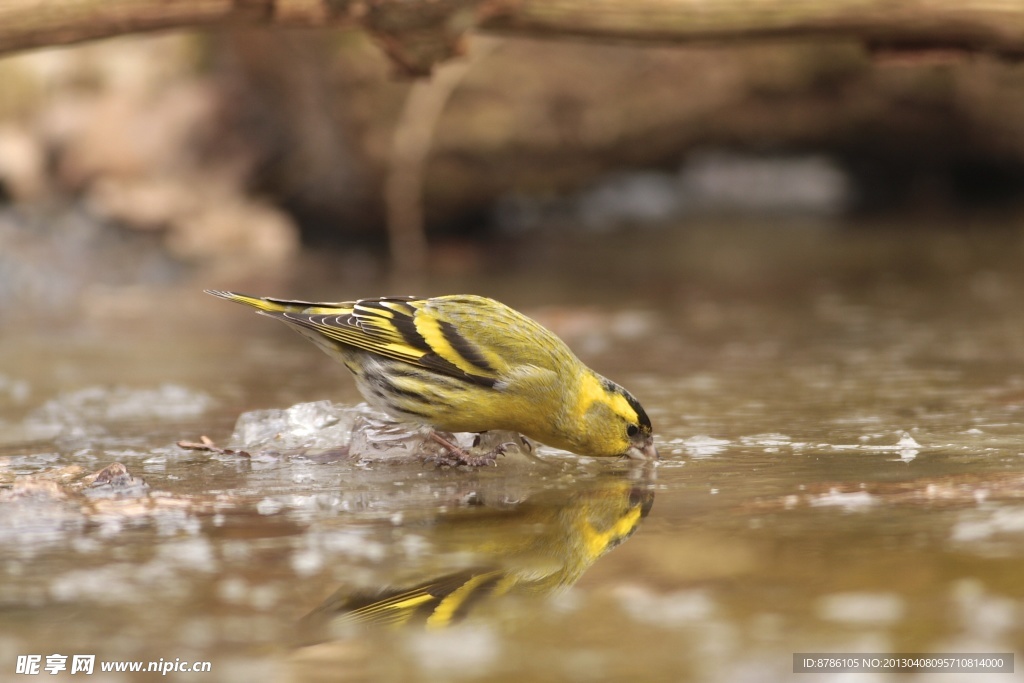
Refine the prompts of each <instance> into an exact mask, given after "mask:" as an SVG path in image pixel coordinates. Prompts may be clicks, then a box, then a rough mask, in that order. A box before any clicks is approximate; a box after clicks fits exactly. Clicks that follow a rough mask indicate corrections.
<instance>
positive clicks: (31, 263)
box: [0, 29, 1024, 315]
mask: <svg viewBox="0 0 1024 683" xmlns="http://www.w3.org/2000/svg"><path fill="white" fill-rule="evenodd" d="M1022 80H1024V70H1022V69H1021V68H1020V67H1019V66H1018V65H1016V64H1014V63H1011V62H1007V61H1001V60H1000V59H999V58H996V57H990V56H984V55H980V56H976V55H970V54H967V53H963V52H956V51H931V52H920V53H905V54H900V53H894V54H888V55H887V54H875V53H872V52H870V51H869V50H868V49H866V48H865V47H864V46H862V45H861V44H859V43H854V42H843V41H841V40H840V41H835V40H833V41H827V42H823V41H811V40H807V41H786V42H769V43H757V44H733V45H730V46H727V47H649V46H621V45H614V46H613V45H600V44H594V43H581V42H572V41H562V42H559V41H539V40H531V39H523V38H494V37H480V36H477V37H474V38H472V39H470V41H469V43H468V47H467V50H466V55H465V56H464V57H460V58H457V59H454V60H451V61H449V62H447V63H444V64H442V65H440V66H439V67H437V68H436V69H435V74H434V76H433V77H432V78H429V79H421V80H416V81H414V80H410V79H408V78H403V77H400V76H396V74H395V73H394V67H393V65H392V64H391V63H390V62H389V60H388V59H387V57H386V56H385V55H384V54H383V52H382V51H381V50H380V49H379V48H378V46H377V45H375V44H374V43H373V42H372V41H371V40H370V38H368V37H367V36H366V35H364V34H362V33H359V32H354V31H349V32H328V31H313V30H264V29H245V30H241V29H239V30H231V31H222V32H217V33H212V34H211V33H207V34H203V35H193V34H182V33H175V34H168V35H145V36H129V37H123V38H116V39H110V40H103V41H98V42H94V43H88V44H84V45H81V46H76V47H65V48H55V49H43V50H34V51H31V52H27V53H23V54H15V55H11V56H6V57H4V58H2V59H0V202H2V204H0V247H2V249H0V266H2V268H0V291H3V292H4V293H5V294H6V296H4V297H3V298H2V299H0V301H2V302H3V303H0V315H9V314H10V313H11V311H10V310H9V309H10V308H11V307H17V306H24V305H25V304H28V303H37V304H42V305H44V306H45V307H46V308H50V309H55V308H61V307H71V306H77V305H78V304H79V303H80V297H81V296H82V295H85V294H88V295H89V297H90V300H91V301H98V299H94V298H93V297H96V296H103V297H117V296H119V294H118V291H117V290H118V289H121V288H122V287H123V286H124V285H128V284H131V285H132V286H140V285H146V284H147V283H165V284H166V283H167V282H168V281H173V280H175V279H178V278H182V277H185V276H186V275H187V274H189V273H195V272H196V271H197V270H204V271H207V272H208V273H217V275H216V276H214V277H215V279H218V281H220V282H222V283H223V284H225V285H228V284H230V281H231V280H236V281H237V280H239V279H241V280H244V279H245V278H246V277H247V276H251V275H253V274H254V273H259V274H262V276H266V275H268V274H269V273H277V274H279V275H282V274H284V273H286V272H287V270H288V268H289V264H290V263H293V260H294V259H295V257H296V256H297V255H298V254H299V252H300V250H302V249H303V248H312V249H315V250H316V251H317V253H319V254H321V255H323V254H330V253H332V252H333V253H334V254H335V255H334V256H333V257H332V258H334V259H335V263H336V264H337V267H338V268H339V269H340V270H343V271H345V272H349V273H351V272H357V273H359V274H361V275H362V276H364V277H365V276H367V275H369V274H371V273H372V274H374V275H395V274H398V275H410V274H429V273H434V274H439V273H448V274H451V273H470V272H475V271H481V270H487V269H490V268H493V267H494V263H493V258H492V257H491V256H489V255H488V254H489V253H490V252H489V251H488V250H489V248H490V247H493V246H494V245H496V244H497V245H504V246H503V247H502V248H505V247H507V246H508V245H510V244H517V243H518V244H524V243H527V242H528V243H532V244H533V245H534V246H533V247H532V248H533V249H536V250H537V251H542V249H540V248H539V247H538V245H539V244H541V243H543V242H545V241H549V240H552V239H555V238H557V237H558V236H559V235H565V234H567V233H576V234H577V235H578V234H587V235H592V236H594V237H595V238H599V237H600V236H601V235H607V234H608V233H610V232H613V231H619V232H621V231H623V230H628V229H633V228H636V227H637V226H654V227H656V228H658V229H661V230H672V231H679V230H685V229H686V228H687V226H688V225H694V224H701V223H707V222H708V220H709V217H711V218H713V217H722V216H726V217H729V219H730V220H733V219H735V218H736V217H743V216H746V217H751V216H753V217H756V218H757V219H758V220H761V219H764V218H765V217H766V216H767V217H769V218H770V219H771V218H772V217H778V216H786V217H787V220H788V219H789V218H796V219H799V220H811V221H818V222H820V223H823V224H826V223H827V224H830V225H837V224H843V225H846V226H849V225H851V224H853V223H858V224H859V225H860V226H861V227H863V225H864V224H877V223H880V222H881V223H886V224H888V226H889V227H888V228H886V229H890V230H898V231H902V230H904V229H905V226H907V225H924V226H927V225H932V224H941V225H942V226H947V227H948V226H950V225H953V226H955V227H956V228H958V229H969V228H972V227H973V226H977V225H978V224H979V223H984V224H986V225H987V226H989V227H992V226H998V227H1006V226H1011V227H1016V226H1018V225H1019V222H1020V220H1021V211H1020V206H1021V198H1022V190H1024V163H1022V160H1024V95H1022V93H1024V89H1022V87H1021V85H1022V83H1021V81H1022ZM727 222H728V221H727ZM857 229H860V228H857ZM636 248H637V250H640V251H643V250H644V238H643V237H638V242H637V245H636ZM499 251H500V250H499ZM222 276H223V277H222ZM204 277H206V278H209V277H210V276H209V275H207V276H204ZM224 278H227V280H224ZM120 294H124V292H123V291H122V292H121V293H120ZM15 302H18V303H15Z"/></svg>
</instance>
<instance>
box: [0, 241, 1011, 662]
mask: <svg viewBox="0 0 1024 683" xmlns="http://www.w3.org/2000/svg"><path fill="white" fill-rule="evenodd" d="M1022 256H1024V238H1022V237H1021V235H1020V234H1019V233H1017V232H1015V231H1009V230H994V231H985V232H971V231H964V230H958V231H953V230H948V229H935V230H929V231H912V230H910V229H909V228H907V229H898V230H872V229H858V230H854V229H842V230H841V229H836V228H822V227H820V226H794V225H788V226H754V228H751V229H743V228H740V227H736V226H717V227H714V228H708V229H694V230H689V231H673V232H668V231H666V232H664V233H660V232H657V231H643V232H635V233H628V234H621V235H613V236H610V237H608V238H607V240H601V241H595V240H593V238H587V239H584V238H579V239H573V238H566V239H564V240H552V239H545V240H540V241H537V242H534V243H531V244H529V245H526V244H523V245H513V246H512V247H503V248H502V249H501V250H500V252H499V253H496V254H495V255H494V256H493V257H491V258H489V259H488V260H486V261H485V266H484V267H483V268H481V269H479V271H477V272H475V273H473V272H470V273H467V272H461V273H460V274H458V275H451V276H446V277H438V278H436V279H434V280H431V281H428V282H425V283H423V284H422V286H421V288H420V290H419V291H420V292H422V293H424V294H440V293H452V292H456V291H472V292H476V293H483V294H489V295H492V296H496V297H498V298H501V299H502V300H504V301H505V302H507V303H509V304H511V305H513V306H515V307H517V308H519V309H521V310H524V311H526V312H527V313H529V314H531V315H534V316H535V317H537V318H539V319H541V320H542V321H543V322H544V323H545V324H548V325H549V326H551V327H552V328H553V329H555V330H556V331H557V332H558V333H559V334H561V335H562V336H563V337H564V338H565V339H566V340H567V341H568V342H569V343H570V345H571V346H573V347H574V348H575V349H576V350H577V351H578V352H579V354H580V355H581V357H583V358H584V359H585V360H586V361H587V362H588V363H589V364H591V365H592V366H593V367H595V368H596V369H598V370H599V371H600V372H602V373H603V374H606V375H608V376H610V377H612V378H614V379H615V380H617V381H619V382H620V383H622V384H624V385H625V386H627V387H628V388H629V389H630V390H631V391H632V392H633V393H634V394H636V396H637V397H638V398H639V399H640V400H641V402H642V403H643V404H644V406H645V407H646V408H647V411H648V412H649V414H650V416H651V418H652V420H653V422H654V424H655V428H656V434H657V442H658V445H659V448H660V450H661V453H662V457H663V460H662V462H661V463H660V464H659V466H658V467H657V468H656V469H655V471H654V472H648V471H637V470H636V468H632V467H630V466H629V465H628V464H627V463H623V462H600V461H594V460H591V459H579V458H575V457H572V456H569V455H566V454H561V453H555V452H551V451H549V450H546V449H541V451H540V453H539V457H540V460H534V459H529V458H525V459H524V458H508V459H506V460H503V461H501V462H499V465H498V467H495V468H487V469H482V470H479V471H467V470H446V469H437V468H435V467H432V466H430V465H424V464H422V463H418V462H412V463H400V464H395V463H372V462H371V463H367V462H353V461H352V460H350V459H347V458H345V457H341V456H338V455H337V454H331V453H330V452H328V453H326V454H324V453H322V452H307V453H260V452H256V453H250V454H249V457H245V456H243V455H239V454H230V453H218V452H204V451H199V450H186V449H182V448H179V447H177V446H176V445H175V443H176V442H177V441H179V440H182V439H185V440H189V441H196V440H198V438H199V437H200V436H202V435H207V436H209V437H210V438H212V439H213V440H214V442H215V443H217V444H218V445H227V444H228V442H229V440H230V437H231V432H232V428H233V425H234V422H235V420H236V418H237V417H238V416H239V415H240V414H242V413H244V412H247V411H251V410H255V409H275V408H278V409H283V408H287V407H289V406H292V405H295V404H298V403H303V402H310V401H318V400H325V399H329V400H331V401H334V402H337V403H340V404H343V405H354V404H356V403H357V402H358V400H359V398H358V396H357V394H356V393H355V391H354V389H353V387H352V384H351V381H350V380H349V379H348V377H347V376H346V373H345V370H344V369H343V368H340V367H337V368H335V367H333V366H331V365H330V361H329V359H327V358H326V356H323V355H322V354H320V353H319V352H318V351H316V350H315V349H314V348H313V347H312V346H311V345H309V344H308V343H306V342H305V341H303V340H302V339H300V338H299V337H297V336H296V335H294V334H292V333H290V332H288V331H287V330H285V329H284V328H283V326H275V325H274V324H272V322H271V321H267V320H265V319H261V318H259V317H257V316H253V315H251V314H250V313H249V312H247V311H245V310H243V309H241V308H239V307H232V306H228V305H226V304H224V303H223V302H218V301H215V300H213V299H212V298H210V297H205V296H203V295H202V294H201V293H200V292H199V290H200V289H201V288H203V287H226V286H235V288H238V289H242V290H243V291H244V290H250V291H253V293H266V294H272V295H279V296H288V295H295V296H302V297H315V296H322V297H323V298H327V299H341V298H351V297H358V296H363V295H373V294H381V293H399V291H396V289H395V287H398V286H400V285H396V284H395V283H384V282H377V281H374V280H373V278H364V279H363V280H362V281H355V280H354V279H350V278H346V277H345V276H344V275H343V274H342V275H338V274H337V272H336V271H333V272H332V269H331V268H330V267H329V266H328V265H325V262H324V261H323V260H320V261H315V262H313V263H312V264H311V265H308V266H306V267H304V268H303V269H301V271H299V273H297V274H296V276H295V278H294V279H293V280H292V284H290V285H281V284H280V283H277V284H275V285H265V286H262V287H261V286H260V285H259V284H258V283H256V284H255V285H251V286H243V285H235V284H234V283H225V282H206V281H203V282H189V283H185V284H182V285H179V286H176V287H174V288H168V289H167V290H162V291H157V290H154V293H153V294H149V295H147V296H142V297H140V296H139V295H138V294H135V295H133V296H132V297H127V298H122V299H117V298H115V301H116V302H120V304H119V305H118V306H113V307H106V308H103V307H99V310H100V312H98V313H97V312H95V309H96V308H97V307H93V308H92V309H90V310H91V311H92V312H91V313H88V312H86V313H83V314H82V315H81V316H79V318H80V319H77V320H70V321H69V320H68V319H67V317H65V318H64V319H62V320H59V321H54V320H52V319H46V320H42V321H40V322H34V323H33V322H27V323H19V325H18V326H17V333H16V334H8V335H5V336H4V337H3V339H0V358H2V360H0V408H2V412H0V515H2V521H0V671H2V672H3V676H2V677H4V678H6V677H9V676H11V675H13V673H14V671H15V665H16V661H17V657H18V655H29V654H39V655H42V656H43V664H44V665H45V657H46V655H50V654H54V653H57V654H65V655H72V654H77V653H87V654H95V655H96V659H97V662H100V661H117V660H138V661H145V662H148V661H155V660H160V659H163V660H164V661H174V660H180V661H183V662H192V661H209V662H210V663H211V667H212V673H210V674H197V673H188V674H186V673H177V674H175V673H171V674H170V676H171V677H172V678H174V677H177V678H178V679H181V680H184V679H186V678H187V679H189V680H196V679H197V678H200V677H203V676H205V677H208V678H210V679H211V680H214V679H216V680H227V681H230V680H246V679H248V680H253V679H275V680H295V681H316V680H360V679H366V680H373V679H380V678H388V677H390V678H394V679H403V680H452V681H472V680H488V681H504V680H508V681H521V680H524V677H525V679H526V680H538V681H546V680H550V681H560V680H567V679H572V680H595V681H597V680H626V679H630V680H673V681H678V680H707V681H718V680H736V681H745V680H746V681H765V680H788V679H790V678H792V677H793V674H792V673H791V672H792V655H793V653H794V652H1013V651H1017V652H1020V650H1021V645H1022V642H1024V632H1022V627H1021V624H1022V623H1024V582H1022V581H1021V576H1022V570H1021V567H1022V566H1024V563H1022V561H1024V413H1022V411H1024V269H1022V268H1020V263H1021V258H1022ZM595 263H597V264H601V265H602V266H604V267H601V268H596V267H595V266H594V265H593V264H595ZM268 287H274V289H273V291H268V290H267V288H268ZM281 287H285V289H286V290H287V291H282V289H281ZM156 293H158V294H160V298H159V299H150V298H147V297H148V296H153V295H155V294H156ZM402 293H404V291H403V292H402ZM140 299H141V301H142V303H141V304H140V303H138V301H139V300H140ZM125 302H127V303H125ZM133 302H135V303H133ZM157 302H159V304H160V305H159V306H158V305H157ZM168 302H173V305H169V304H168ZM114 462H119V463H122V464H123V465H124V466H125V468H126V469H127V474H124V473H119V472H110V471H108V472H107V474H106V475H105V476H101V477H100V479H99V480H97V481H91V480H89V479H87V478H86V475H89V474H91V473H95V472H97V471H99V470H101V469H102V468H104V467H106V466H108V465H110V464H111V463H114ZM641 508H643V510H642V511H643V512H645V513H646V514H643V515H642V514H640V513H641ZM647 508H649V512H647ZM630 533H631V535H630ZM605 551H607V554H604V555H603V556H600V557H598V556H599V555H601V553H603V552H605ZM484 575H487V576H491V577H496V578H495V585H499V584H498V582H499V581H500V582H503V583H500V585H501V586H502V587H503V588H502V590H494V591H492V593H493V594H487V595H484V597H482V598H481V599H479V600H473V601H470V602H467V603H465V604H463V603H461V602H460V603H459V609H457V610H453V613H452V614H450V615H448V616H449V617H451V618H448V619H444V620H440V621H443V622H444V623H442V624H438V623H433V624H431V623H423V621H424V620H422V619H420V620H418V619H410V622H409V623H408V624H407V625H406V626H405V627H402V628H390V627H379V626H374V625H370V626H363V625H360V623H358V622H357V623H355V624H354V625H353V624H352V623H346V622H345V620H344V619H341V618H339V615H343V614H344V613H345V610H346V609H351V608H353V606H354V605H356V604H360V603H359V601H360V600H362V604H364V603H366V602H368V601H370V599H369V597H368V596H372V595H378V596H386V595H390V594H393V593H395V592H396V591H398V590H399V589H401V588H415V587H417V586H423V585H428V584H431V583H432V582H433V583H437V582H439V581H440V580H442V579H445V578H451V577H456V576H462V577H463V578H464V579H465V580H468V579H469V578H470V577H481V576H484ZM310 614H312V615H313V616H312V617H310V616H309V615H310ZM420 616H421V617H422V616H423V615H420ZM434 621H435V622H437V621H439V620H436V619H435V620H434ZM97 666H98V665H97ZM111 675H112V676H114V677H115V678H116V679H120V678H118V677H123V676H124V674H111ZM937 676H938V675H937V674H935V675H926V674H917V675H915V676H914V680H915V681H917V680H930V679H931V678H934V677H937ZM990 676H992V675H988V676H985V677H983V678H984V680H990ZM799 677H800V678H802V679H806V680H808V681H813V680H825V679H827V680H840V679H842V680H845V678H843V677H842V675H840V674H834V675H832V676H828V675H817V674H801V675H800V676H799ZM1017 677H1019V674H1015V675H1013V676H1007V675H1003V676H1002V678H1005V679H1007V680H1010V679H1015V678H1017ZM958 679H959V680H963V679H964V677H962V676H961V677H959V678H958ZM978 679H979V680H981V678H978ZM874 680H898V677H897V676H895V675H886V674H879V675H875V678H874ZM941 680H946V678H944V677H943V678H941ZM1000 680H1002V679H1000Z"/></svg>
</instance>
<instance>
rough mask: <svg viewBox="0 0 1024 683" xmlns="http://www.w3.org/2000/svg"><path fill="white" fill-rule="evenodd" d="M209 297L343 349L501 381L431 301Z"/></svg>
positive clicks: (486, 380) (471, 378)
mask: <svg viewBox="0 0 1024 683" xmlns="http://www.w3.org/2000/svg"><path fill="white" fill-rule="evenodd" d="M210 293H211V294H213V295H215V296H220V297H221V298H225V299H229V300H231V301H237V302H239V303H244V304H248V305H250V306H253V307H254V308H257V309H259V312H260V313H262V314H263V315H266V316H269V317H272V318H277V319H278V320H281V321H282V322H285V323H288V324H289V325H292V326H295V327H299V328H303V329H306V330H311V331H314V332H316V333H317V334H319V335H321V336H323V337H325V338H327V339H329V340H332V341H333V342H336V343H338V344H341V345H343V346H347V347H351V348H356V349H360V350H363V351H368V352H370V353H374V354H377V355H380V356H384V357H386V358H392V359H395V360H400V361H404V362H406V363H411V364H413V365H417V366H420V367H423V368H426V369H429V370H432V371H435V372H440V373H443V374H446V375H449V376H452V377H457V378H459V379H464V380H469V381H471V382H473V383H475V384H480V385H483V386H493V385H494V384H495V383H496V382H497V381H498V380H499V379H500V375H499V368H496V367H494V365H493V364H492V363H491V362H489V361H488V360H487V358H485V356H484V354H483V352H482V351H481V350H479V349H478V348H477V347H476V346H474V345H473V344H472V343H470V342H469V341H468V340H467V339H466V338H465V337H463V336H462V335H461V334H460V333H459V331H458V329H456V326H455V324H454V323H453V322H452V321H451V320H448V319H447V317H446V316H445V315H444V310H437V309H436V308H435V307H431V306H430V305H429V304H430V301H431V300H430V299H421V298H417V297H381V298H376V299H360V300H358V301H351V302H340V303H314V302H308V301H291V300H286V299H271V298H265V297H250V296H245V295H241V294H234V293H231V292H210Z"/></svg>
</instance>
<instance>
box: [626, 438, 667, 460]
mask: <svg viewBox="0 0 1024 683" xmlns="http://www.w3.org/2000/svg"><path fill="white" fill-rule="evenodd" d="M626 455H627V456H629V458H630V459H631V460H657V459H658V457H659V456H658V449H657V448H655V447H654V441H653V440H649V441H647V443H645V444H644V445H643V446H630V447H629V450H627V451H626Z"/></svg>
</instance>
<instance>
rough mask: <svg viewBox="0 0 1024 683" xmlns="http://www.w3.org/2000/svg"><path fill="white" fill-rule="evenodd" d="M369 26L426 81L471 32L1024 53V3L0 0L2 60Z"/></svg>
mask: <svg viewBox="0 0 1024 683" xmlns="http://www.w3.org/2000/svg"><path fill="white" fill-rule="evenodd" d="M260 24H262V25H278V26H291V27H296V26H302V27H362V28H365V29H367V30H369V31H370V32H371V33H373V34H374V35H375V36H376V37H377V38H378V40H379V42H380V43H381V44H382V45H383V46H384V48H385V50H386V51H387V52H388V54H389V55H390V57H391V58H392V60H393V61H394V63H395V64H397V65H398V66H399V67H400V68H402V69H403V70H404V71H406V72H408V73H410V74H423V73H428V72H429V71H430V69H431V67H432V66H433V65H434V64H437V63H438V62H441V61H444V60H445V59H447V58H449V57H451V56H453V55H456V54H459V53H460V52H461V47H460V43H461V37H462V36H463V35H464V34H465V32H466V31H467V30H470V29H474V28H476V29H481V30H486V31H495V32H501V33H514V34H518V35H525V36H544V35H547V36H576V37H586V38H595V39H601V40H631V41H639V42H658V43H665V42H668V43H686V42H695V41H722V40H737V39H749V38H769V37H798V36H799V37H812V36H820V37H831V38H839V37H841V38H847V39H850V38H852V39H857V40H860V41H862V42H864V43H865V44H866V45H867V46H868V47H869V48H877V49H893V50H915V51H916V50H933V49H956V50H965V51H978V52H989V53H992V54H996V55H1000V56H1003V57H1008V58H1014V59H1016V58H1020V57H1022V56H1024V2H991V0H433V1H427V0H420V1H418V2H410V1H409V0H46V1H45V2H40V0H0V53H2V52H12V51H15V50H23V49H28V48H34V47H45V46H51V45H64V44H69V43H75V42H80V41H84V40H90V39H93V38H102V37H106V36H114V35H120V34H125V33H133V32H140V31H153V30H160V29H174V28H196V27H208V26H225V25H260Z"/></svg>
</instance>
